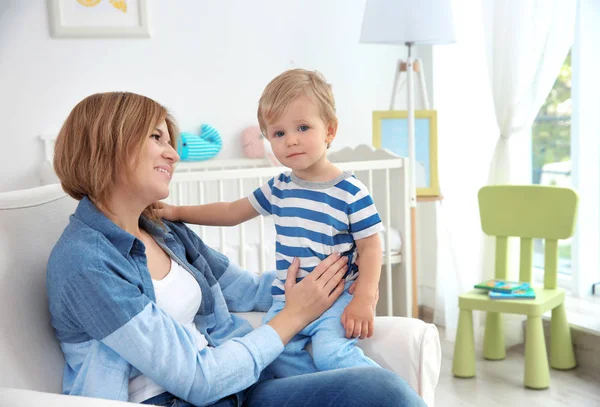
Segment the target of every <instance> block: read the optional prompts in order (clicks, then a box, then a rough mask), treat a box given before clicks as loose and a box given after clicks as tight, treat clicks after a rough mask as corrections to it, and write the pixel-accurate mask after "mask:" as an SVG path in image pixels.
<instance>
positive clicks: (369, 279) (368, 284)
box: [354, 233, 382, 302]
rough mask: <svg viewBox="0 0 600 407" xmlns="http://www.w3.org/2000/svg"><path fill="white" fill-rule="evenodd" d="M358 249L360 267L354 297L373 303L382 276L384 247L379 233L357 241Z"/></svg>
mask: <svg viewBox="0 0 600 407" xmlns="http://www.w3.org/2000/svg"><path fill="white" fill-rule="evenodd" d="M356 248H357V250H358V258H359V259H360V260H359V262H360V266H359V273H358V279H357V281H356V290H355V291H354V297H361V298H365V299H368V300H370V301H371V302H373V301H375V298H376V297H377V289H378V287H379V277H380V275H381V257H382V255H381V252H382V247H381V239H380V238H379V233H375V234H374V235H371V236H369V237H365V238H364V239H360V240H357V241H356Z"/></svg>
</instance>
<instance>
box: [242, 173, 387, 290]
mask: <svg viewBox="0 0 600 407" xmlns="http://www.w3.org/2000/svg"><path fill="white" fill-rule="evenodd" d="M248 200H249V201H250V203H251V204H252V206H253V207H254V209H256V211H257V212H258V213H260V214H261V215H265V216H266V215H273V220H274V223H275V229H276V233H277V237H276V240H277V241H276V244H275V251H276V255H275V258H276V261H277V278H276V279H275V280H274V281H273V286H272V287H271V293H272V294H273V299H276V300H282V301H283V300H285V288H284V284H285V279H286V277H287V269H288V267H289V266H290V264H291V262H292V261H293V260H294V257H298V259H299V260H300V271H299V272H298V281H300V280H301V279H302V278H304V277H306V276H307V275H308V273H310V272H311V271H312V270H314V268H315V267H316V266H317V265H318V264H319V263H320V262H321V261H322V260H324V259H325V258H326V257H327V256H329V255H330V254H332V253H342V254H343V255H344V256H348V272H347V273H346V281H350V280H354V279H356V278H357V277H358V267H357V265H356V264H355V261H356V256H357V250H356V243H355V240H359V239H363V238H365V237H369V236H371V235H374V234H375V233H378V232H379V231H381V230H382V229H383V226H382V224H381V219H380V218H379V214H378V213H377V209H375V204H374V203H373V199H372V198H371V195H370V194H369V191H368V190H367V188H366V186H365V185H364V184H363V183H362V182H360V181H359V180H358V179H357V178H356V177H355V176H354V175H352V174H350V173H347V172H344V173H342V174H341V175H340V176H339V177H337V178H335V179H333V180H331V181H328V182H310V181H305V180H302V179H300V178H298V177H296V176H295V175H294V174H293V173H291V172H284V173H281V174H279V175H278V176H276V177H274V178H272V179H271V180H270V181H269V182H267V183H266V184H264V185H263V186H261V187H260V188H257V189H256V190H255V191H254V193H252V194H251V195H250V196H249V197H248Z"/></svg>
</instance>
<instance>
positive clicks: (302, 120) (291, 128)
mask: <svg viewBox="0 0 600 407" xmlns="http://www.w3.org/2000/svg"><path fill="white" fill-rule="evenodd" d="M320 113H321V112H320V110H319V107H318V106H317V105H316V104H315V103H313V102H312V100H311V99H310V98H308V97H307V96H300V97H298V98H297V99H295V100H293V101H292V102H291V103H290V105H289V106H288V108H287V110H286V111H285V112H284V113H283V114H282V115H281V117H280V118H278V119H277V120H275V121H274V122H269V123H267V139H268V140H269V142H270V143H271V148H272V149H273V153H274V154H275V157H277V160H279V162H280V163H281V164H283V165H285V166H286V167H288V168H291V169H292V170H293V171H294V172H296V173H297V175H300V173H305V175H312V174H311V171H313V170H315V171H316V170H317V169H318V168H319V164H320V163H321V162H323V161H324V160H326V151H327V145H328V144H329V143H331V141H332V140H333V139H334V137H335V133H336V130H337V129H336V127H335V126H333V125H329V124H327V123H325V122H324V121H323V119H322V118H321V114H320Z"/></svg>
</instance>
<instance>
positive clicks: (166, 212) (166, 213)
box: [153, 202, 179, 222]
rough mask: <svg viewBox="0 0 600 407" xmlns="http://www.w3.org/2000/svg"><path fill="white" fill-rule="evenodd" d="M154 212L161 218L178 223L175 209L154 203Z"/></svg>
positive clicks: (164, 204)
mask: <svg viewBox="0 0 600 407" xmlns="http://www.w3.org/2000/svg"><path fill="white" fill-rule="evenodd" d="M153 208H154V212H155V213H156V214H157V215H158V216H159V217H161V218H164V219H166V220H170V221H172V222H178V221H179V218H178V216H177V207H176V206H173V205H169V204H166V203H164V202H155V203H154V205H153Z"/></svg>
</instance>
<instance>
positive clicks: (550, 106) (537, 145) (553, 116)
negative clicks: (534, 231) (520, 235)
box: [531, 52, 573, 283]
mask: <svg viewBox="0 0 600 407" xmlns="http://www.w3.org/2000/svg"><path fill="white" fill-rule="evenodd" d="M571 111H572V110H571V53H570V52H569V54H568V55H567V58H566V59H565V62H564V63H563V66H562V68H561V70H560V73H559V74H558V77H557V78H556V82H555V83H554V86H553V87H552V90H551V91H550V93H549V95H548V97H547V98H546V102H545V103H544V104H543V106H542V107H541V108H540V111H539V112H538V115H537V117H536V119H535V121H534V123H533V127H532V145H531V151H532V173H531V178H532V183H533V184H539V185H558V186H565V187H571V186H572V185H573V184H572V181H571ZM571 243H572V242H571V239H569V240H562V241H560V243H559V248H558V252H559V261H558V272H559V283H560V280H565V279H567V280H568V279H569V278H570V277H571V275H572V269H571ZM533 265H534V267H535V268H537V269H543V267H544V245H543V241H542V240H539V239H537V240H536V241H535V243H534V254H533ZM560 277H562V278H560Z"/></svg>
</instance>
